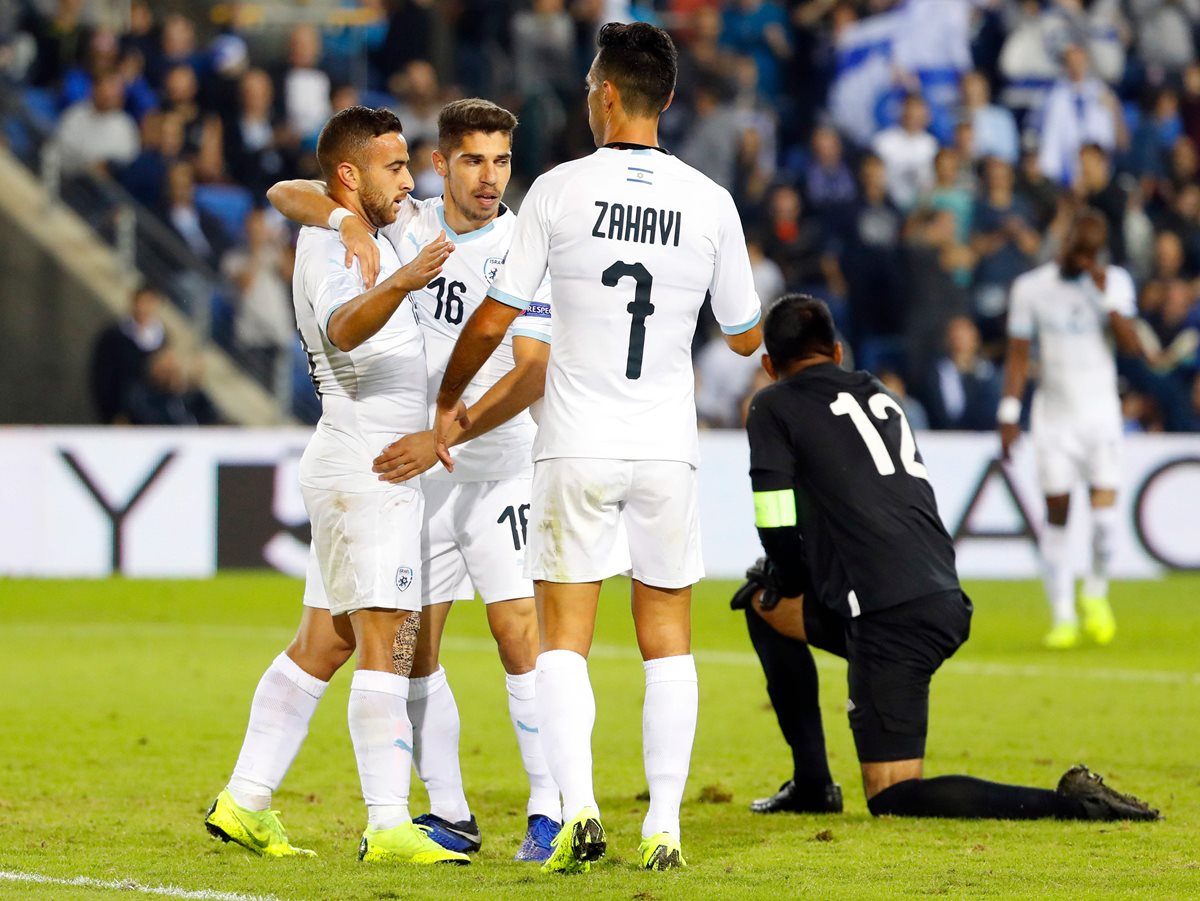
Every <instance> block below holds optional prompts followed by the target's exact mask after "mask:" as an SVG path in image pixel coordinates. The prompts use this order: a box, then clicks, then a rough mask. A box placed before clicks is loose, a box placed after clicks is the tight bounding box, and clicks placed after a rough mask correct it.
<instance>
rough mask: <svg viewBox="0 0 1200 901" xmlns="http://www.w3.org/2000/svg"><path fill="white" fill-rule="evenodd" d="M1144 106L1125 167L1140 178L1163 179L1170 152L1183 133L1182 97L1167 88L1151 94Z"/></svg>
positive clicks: (1130, 144)
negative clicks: (1180, 99) (1152, 177)
mask: <svg viewBox="0 0 1200 901" xmlns="http://www.w3.org/2000/svg"><path fill="white" fill-rule="evenodd" d="M1144 107H1145V108H1144V109H1143V110H1142V111H1141V114H1140V115H1139V117H1138V121H1137V125H1136V127H1135V128H1134V130H1133V134H1132V135H1131V136H1130V139H1129V153H1128V161H1127V163H1126V165H1127V168H1129V169H1131V170H1132V171H1133V172H1134V173H1135V174H1137V175H1142V176H1160V175H1162V174H1163V172H1164V170H1165V168H1166V166H1165V162H1166V156H1167V153H1168V152H1169V151H1170V149H1171V147H1172V146H1173V145H1174V143H1175V141H1177V140H1178V139H1179V136H1180V135H1181V134H1183V121H1182V120H1181V119H1180V116H1179V95H1178V94H1176V93H1175V92H1174V91H1173V90H1170V89H1168V88H1162V89H1160V90H1157V91H1152V92H1149V93H1148V94H1147V98H1146V103H1145V105H1144Z"/></svg>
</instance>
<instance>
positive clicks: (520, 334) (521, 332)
mask: <svg viewBox="0 0 1200 901" xmlns="http://www.w3.org/2000/svg"><path fill="white" fill-rule="evenodd" d="M512 336H513V337H514V338H534V339H536V340H538V341H541V342H542V343H543V344H549V343H550V336H549V335H547V334H546V333H545V332H538V331H534V330H533V329H529V328H515V329H513V330H512Z"/></svg>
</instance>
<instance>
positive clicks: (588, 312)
mask: <svg viewBox="0 0 1200 901" xmlns="http://www.w3.org/2000/svg"><path fill="white" fill-rule="evenodd" d="M547 272H549V274H550V281H551V294H552V303H553V308H554V350H553V352H552V353H551V355H550V363H549V367H548V371H547V376H546V396H545V401H544V408H543V411H542V414H541V418H540V421H539V426H540V427H539V430H538V435H537V440H536V442H535V444H534V459H535V460H543V459H548V458H552V457H599V458H607V459H623V460H647V459H649V460H679V461H684V462H687V463H690V464H692V465H696V464H697V463H698V461H699V447H698V440H697V434H696V407H695V397H694V389H695V384H694V382H695V378H694V375H693V370H692V356H691V344H692V336H693V334H694V333H695V329H696V318H697V316H698V314H699V312H700V308H701V306H702V305H703V303H704V299H705V297H706V296H708V295H711V297H712V309H713V313H714V314H715V316H716V319H717V321H718V322H719V323H720V325H721V327H722V328H723V329H724V330H725V331H726V332H727V333H729V334H737V333H740V332H744V331H747V330H749V329H750V328H752V327H753V326H754V325H755V324H756V323H757V322H758V320H759V317H760V307H759V301H758V296H757V294H756V293H755V290H754V280H753V278H752V275H751V271H750V261H749V258H748V257H747V254H746V242H745V236H744V235H743V233H742V224H741V219H740V218H739V216H738V212H737V209H736V208H735V207H734V204H733V199H732V198H731V197H730V195H729V192H728V191H726V190H725V189H724V188H722V187H720V186H719V185H717V184H716V183H715V182H713V181H712V180H710V179H709V178H707V177H706V176H704V175H702V174H701V173H700V172H698V171H696V170H695V169H693V168H691V167H690V166H688V165H686V164H685V163H683V162H681V161H680V160H678V159H676V158H675V157H673V156H671V155H669V154H667V153H664V152H662V151H659V150H656V149H650V148H633V149H629V148H622V149H618V148H616V147H605V148H601V149H600V150H597V151H596V152H595V153H594V154H593V155H591V156H589V157H585V158H584V159H581V160H575V161H573V162H570V163H565V164H563V165H561V166H559V167H557V168H555V169H553V170H552V171H550V172H548V173H546V174H545V175H543V176H541V177H540V178H538V179H537V181H535V182H534V183H533V186H532V187H531V188H530V190H529V193H528V195H527V196H526V198H525V201H524V203H523V204H522V206H521V217H520V220H519V222H518V223H517V229H516V235H515V236H514V238H513V244H512V250H511V251H510V252H509V255H508V260H507V262H506V263H505V265H504V267H503V268H502V269H501V270H500V274H499V275H498V276H497V278H496V281H495V284H494V285H493V286H492V290H491V292H490V294H491V296H492V297H494V298H495V299H497V300H499V301H501V302H503V303H508V304H510V305H512V306H516V307H519V308H522V309H525V308H527V307H528V305H529V303H530V301H532V300H533V299H534V295H535V293H536V292H537V290H538V287H539V286H540V285H541V284H542V280H543V278H544V277H545V275H546V273H547Z"/></svg>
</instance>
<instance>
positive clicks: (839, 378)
mask: <svg viewBox="0 0 1200 901" xmlns="http://www.w3.org/2000/svg"><path fill="white" fill-rule="evenodd" d="M746 430H747V433H748V434H749V438H750V479H751V483H752V485H753V488H754V492H755V502H756V504H758V503H760V498H761V496H763V495H766V496H770V495H773V494H774V493H775V492H786V491H789V490H791V491H794V492H795V524H796V525H797V526H798V527H799V529H800V533H801V535H802V537H803V539H804V552H805V557H806V559H807V563H808V572H809V582H810V584H811V585H812V589H811V591H812V592H813V593H815V595H816V598H817V600H819V601H820V602H821V603H823V604H825V605H826V606H828V607H830V608H831V609H833V610H834V611H836V612H838V613H840V614H842V615H844V616H851V617H853V616H858V615H859V614H860V613H864V612H870V611H872V610H881V609H885V608H888V607H892V606H896V605H898V604H903V603H906V602H908V601H913V600H917V599H919V598H923V597H928V596H931V595H936V594H940V593H942V592H948V591H957V590H960V589H959V582H958V573H957V571H956V569H955V565H954V544H953V542H952V541H951V540H950V536H949V535H948V534H947V533H946V529H945V527H944V526H943V525H942V520H941V518H940V517H939V516H938V510H937V501H936V500H935V498H934V495H933V490H932V488H931V487H930V485H929V480H928V475H927V472H926V470H925V466H924V464H923V463H922V461H921V455H920V453H919V452H918V450H917V444H916V440H915V438H914V437H913V433H912V430H911V429H910V428H909V425H908V421H907V420H906V419H905V417H904V413H903V411H902V410H901V408H900V404H899V402H898V401H897V400H896V398H895V397H894V396H893V395H892V394H891V393H890V392H889V391H888V390H887V389H886V388H884V387H883V385H882V384H880V383H879V381H878V380H877V379H876V378H875V377H874V376H872V375H871V374H870V373H869V372H846V371H844V370H842V369H839V368H838V367H837V366H835V365H834V364H832V363H829V364H821V365H816V366H811V367H809V368H807V369H803V370H801V371H800V372H798V373H796V374H795V375H793V376H790V377H789V378H785V379H783V380H781V381H779V382H777V383H776V384H774V385H771V386H769V387H767V388H764V389H763V390H762V391H760V392H759V393H758V394H757V395H755V397H754V401H753V403H752V404H751V406H750V414H749V418H748V420H747V424H746ZM789 500H790V499H789ZM759 519H760V522H759V524H760V526H762V525H764V523H763V522H762V517H761V516H760V517H759Z"/></svg>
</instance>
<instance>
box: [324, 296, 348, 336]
mask: <svg viewBox="0 0 1200 901" xmlns="http://www.w3.org/2000/svg"><path fill="white" fill-rule="evenodd" d="M349 302H350V301H346V303H349ZM346 303H339V304H338V305H337V306H336V307H334V308H333V309H332V310H330V311H329V315H328V316H326V317H325V324H324V325H323V326H322V327H321V331H322V332H324V333H325V340H326V341H328V342H329V343H330V344H333V339H332V338H330V337H329V320H330V319H332V318H333V314H334V313H336V312H337V311H338V310H340V309H341V308H342V307H344V306H345V305H346ZM333 346H334V347H337V345H336V344H334V345H333Z"/></svg>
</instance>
